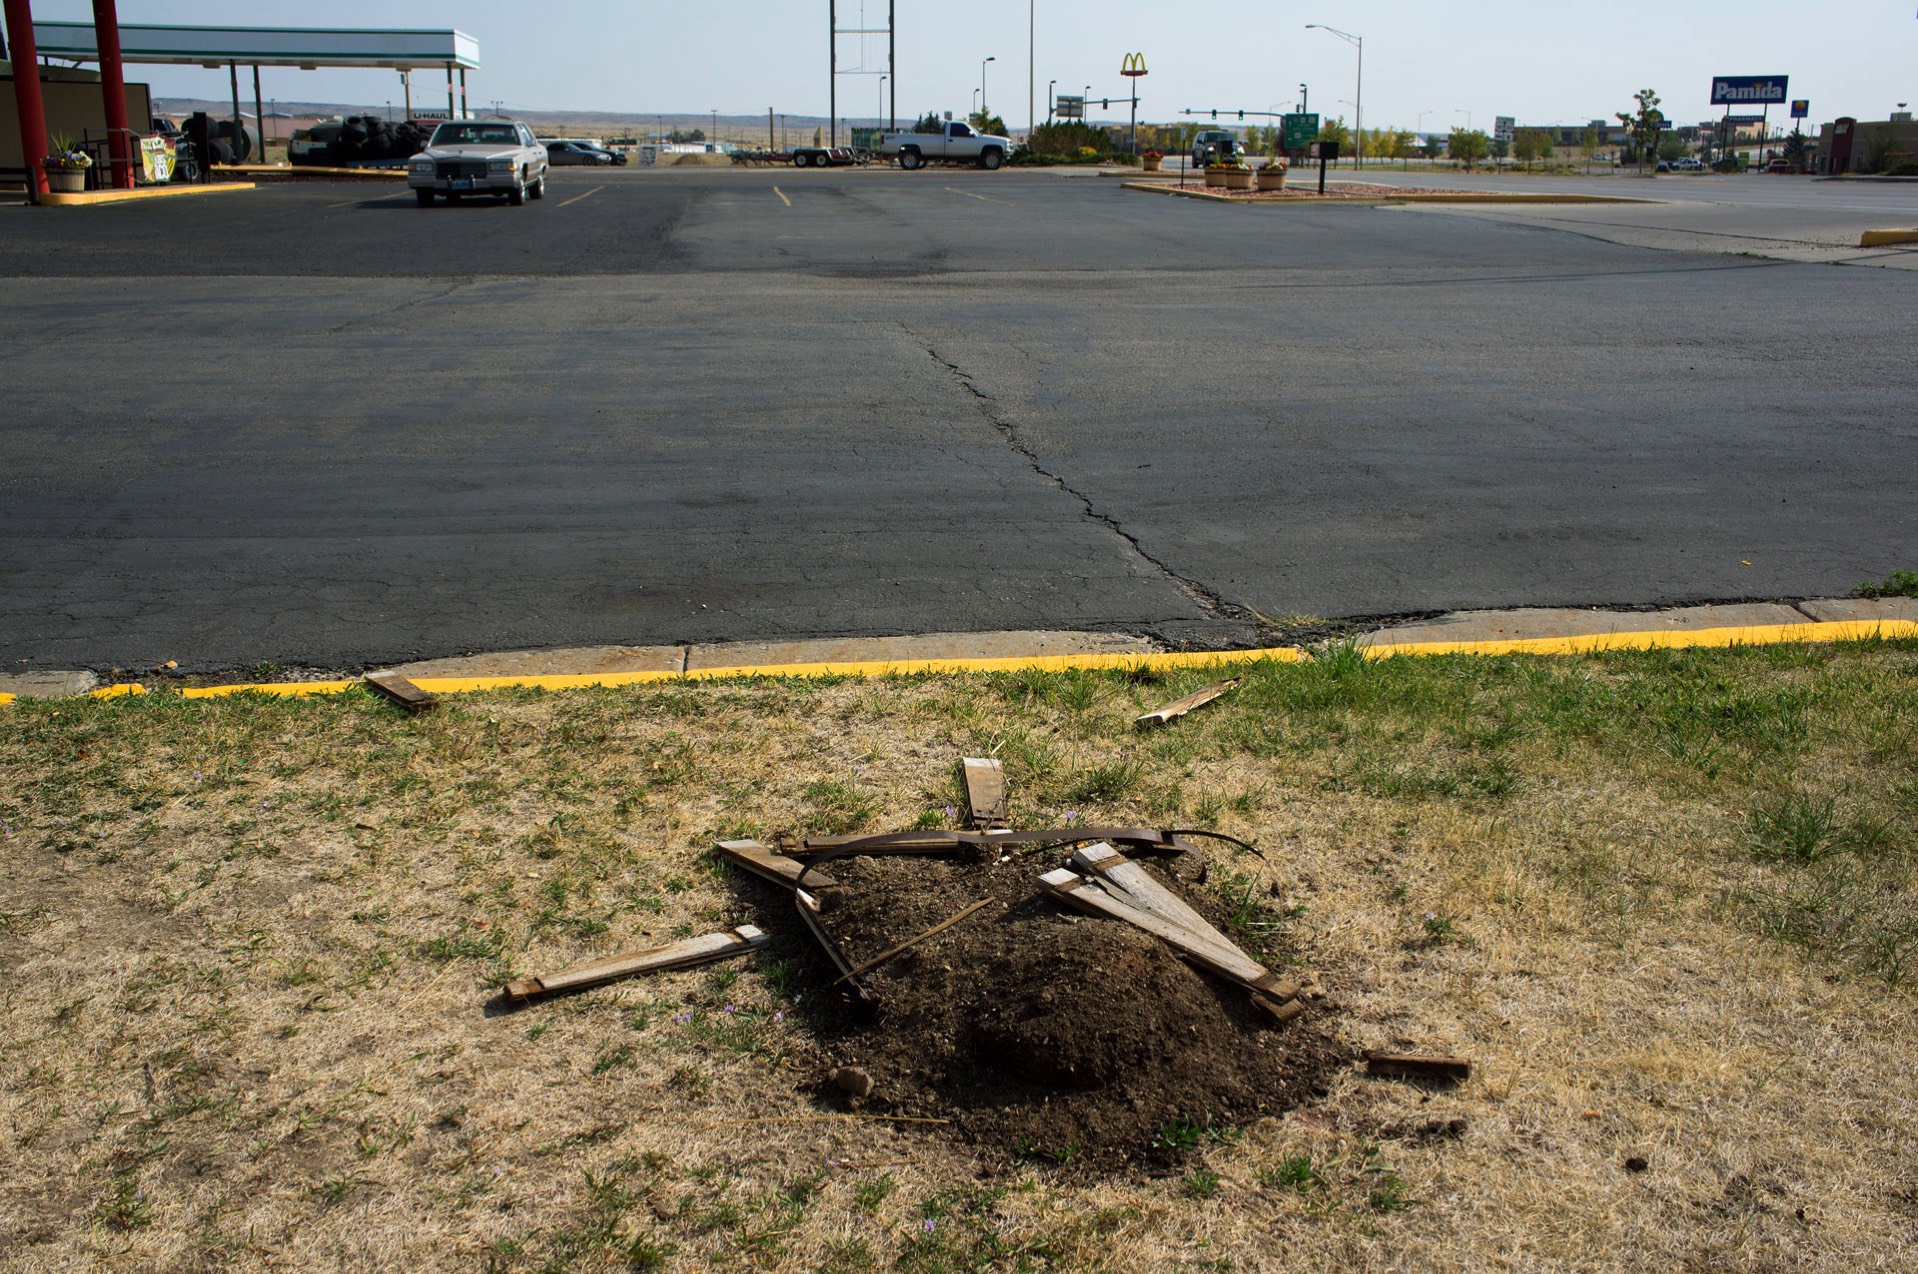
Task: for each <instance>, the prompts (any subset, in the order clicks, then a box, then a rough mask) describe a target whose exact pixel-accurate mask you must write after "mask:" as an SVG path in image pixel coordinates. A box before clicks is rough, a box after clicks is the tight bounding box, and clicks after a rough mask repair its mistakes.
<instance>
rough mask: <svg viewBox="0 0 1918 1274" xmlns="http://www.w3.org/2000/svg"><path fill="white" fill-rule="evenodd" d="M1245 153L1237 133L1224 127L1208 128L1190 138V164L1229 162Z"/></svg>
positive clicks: (1196, 166)
mask: <svg viewBox="0 0 1918 1274" xmlns="http://www.w3.org/2000/svg"><path fill="white" fill-rule="evenodd" d="M1244 155H1245V149H1244V147H1242V146H1240V145H1239V139H1238V136H1237V134H1235V133H1233V132H1231V131H1230V130H1229V129H1224V128H1208V129H1206V130H1205V131H1204V132H1202V133H1200V134H1199V135H1198V136H1197V137H1194V138H1193V139H1192V166H1193V167H1194V168H1203V167H1205V166H1206V165H1207V164H1229V163H1232V162H1234V161H1236V160H1238V159H1240V158H1242V157H1243V156H1244Z"/></svg>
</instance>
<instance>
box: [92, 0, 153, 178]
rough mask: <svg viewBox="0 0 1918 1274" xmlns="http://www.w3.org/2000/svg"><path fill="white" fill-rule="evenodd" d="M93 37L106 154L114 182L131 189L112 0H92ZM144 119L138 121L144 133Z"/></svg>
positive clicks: (123, 92)
mask: <svg viewBox="0 0 1918 1274" xmlns="http://www.w3.org/2000/svg"><path fill="white" fill-rule="evenodd" d="M93 40H94V43H95V45H96V46H98V48H99V50H100V96H101V97H103V98H105V99H106V108H107V153H108V154H110V155H112V156H113V184H114V186H115V188H117V189H120V190H131V189H133V138H132V137H131V136H130V135H129V134H128V132H127V83H126V71H125V69H124V68H123V67H122V66H121V63H120V15H119V13H118V12H116V11H115V9H114V0H93ZM146 126H147V121H146V120H141V121H140V131H141V132H143V133H144V132H145V131H146Z"/></svg>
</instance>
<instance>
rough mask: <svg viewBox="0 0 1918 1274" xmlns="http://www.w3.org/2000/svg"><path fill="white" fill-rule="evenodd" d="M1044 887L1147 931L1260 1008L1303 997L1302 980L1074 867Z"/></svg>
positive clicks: (1046, 878)
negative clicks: (1204, 938) (1206, 938)
mask: <svg viewBox="0 0 1918 1274" xmlns="http://www.w3.org/2000/svg"><path fill="white" fill-rule="evenodd" d="M1039 885H1040V887H1041V888H1043V889H1044V890H1045V891H1046V892H1047V893H1049V894H1051V895H1052V896H1053V897H1055V898H1058V899H1059V900H1060V901H1062V902H1065V903H1068V904H1070V905H1072V906H1074V907H1077V908H1079V909H1080V910H1081V911H1087V912H1090V913H1092V914H1093V915H1098V916H1106V917H1109V918H1110V919H1113V920H1123V921H1125V922H1126V923H1127V924H1129V925H1132V926H1133V927H1134V928H1137V929H1143V930H1144V931H1145V932H1147V933H1149V934H1151V935H1152V936H1153V937H1155V938H1157V939H1159V940H1160V941H1161V942H1164V943H1165V944H1166V945H1168V946H1170V947H1171V948H1172V949H1173V950H1175V951H1177V952H1178V953H1179V954H1180V955H1182V956H1184V957H1185V958H1186V959H1187V960H1190V961H1191V962H1192V963H1193V964H1196V965H1198V966H1199V967H1200V968H1202V969H1205V970H1207V971H1208V972H1210V973H1215V974H1217V975H1218V976H1220V977H1222V978H1225V979H1226V980H1227V981H1230V982H1236V983H1238V984H1239V985H1240V986H1242V987H1244V988H1245V989H1246V990H1248V991H1250V992H1252V998H1253V999H1254V1001H1255V1002H1260V1001H1262V1003H1260V1007H1261V1008H1264V1009H1266V1010H1267V1011H1268V1012H1271V1011H1273V1010H1274V1009H1275V1008H1276V1007H1277V1006H1279V1005H1282V1004H1284V1003H1285V1001H1287V1000H1291V999H1296V998H1297V997H1298V994H1299V984H1298V983H1297V982H1294V981H1293V980H1292V979H1290V978H1286V977H1281V976H1279V975H1278V974H1276V973H1274V972H1272V971H1271V970H1270V969H1268V968H1266V967H1265V966H1264V965H1262V964H1260V963H1259V962H1258V961H1256V960H1254V959H1252V958H1251V957H1250V956H1248V955H1246V954H1245V953H1244V952H1242V951H1239V950H1238V949H1237V948H1233V949H1232V950H1230V951H1225V950H1221V949H1220V948H1219V947H1217V946H1214V945H1212V944H1210V943H1206V942H1201V941H1199V940H1197V939H1196V938H1195V937H1194V936H1193V935H1192V934H1191V933H1190V932H1188V931H1187V930H1186V929H1185V928H1184V927H1183V926H1180V925H1175V924H1172V923H1171V922H1169V921H1167V920H1165V919H1164V918H1163V917H1160V916H1155V915H1153V914H1152V913H1151V912H1149V911H1146V910H1145V909H1143V908H1141V907H1135V906H1134V905H1133V904H1131V903H1129V902H1127V901H1126V900H1125V899H1124V898H1121V897H1118V896H1116V895H1114V894H1112V893H1109V892H1108V891H1106V890H1105V889H1103V888H1101V887H1100V885H1099V884H1098V882H1096V881H1090V880H1087V879H1086V878H1085V877H1083V876H1081V875H1079V874H1078V873H1077V872H1075V871H1072V870H1070V869H1069V868H1065V867H1061V868H1060V869H1059V870H1057V871H1049V872H1047V873H1046V874H1045V875H1043V876H1041V877H1039Z"/></svg>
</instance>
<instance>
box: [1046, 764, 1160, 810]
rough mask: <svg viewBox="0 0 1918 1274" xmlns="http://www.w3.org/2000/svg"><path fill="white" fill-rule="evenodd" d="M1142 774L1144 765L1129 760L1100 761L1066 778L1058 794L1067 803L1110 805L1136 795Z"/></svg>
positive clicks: (1143, 775)
mask: <svg viewBox="0 0 1918 1274" xmlns="http://www.w3.org/2000/svg"><path fill="white" fill-rule="evenodd" d="M1145 772H1146V767H1145V762H1144V761H1141V760H1136V759H1134V758H1131V757H1124V758H1121V759H1119V760H1115V761H1103V762H1100V763H1099V764H1097V765H1093V766H1089V767H1087V768H1086V769H1083V770H1080V771H1079V772H1078V773H1077V774H1075V775H1072V776H1071V777H1070V778H1068V779H1067V780H1066V781H1065V784H1064V786H1063V787H1062V789H1061V792H1060V795H1061V796H1063V797H1064V799H1066V800H1068V801H1076V802H1081V803H1094V802H1103V803H1105V804H1113V803H1116V802H1118V801H1122V800H1124V799H1126V798H1127V797H1129V796H1131V795H1132V794H1133V793H1134V792H1136V791H1137V790H1138V788H1139V781H1140V780H1141V779H1142V778H1144V777H1145Z"/></svg>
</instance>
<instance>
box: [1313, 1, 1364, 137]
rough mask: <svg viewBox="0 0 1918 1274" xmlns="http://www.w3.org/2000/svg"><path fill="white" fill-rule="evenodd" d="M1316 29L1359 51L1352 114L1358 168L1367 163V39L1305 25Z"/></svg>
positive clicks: (1318, 26) (1326, 28) (1344, 32)
mask: <svg viewBox="0 0 1918 1274" xmlns="http://www.w3.org/2000/svg"><path fill="white" fill-rule="evenodd" d="M1315 28H1316V29H1317V30H1320V31H1328V32H1330V33H1331V34H1333V35H1336V36H1338V37H1339V39H1341V40H1344V41H1345V42H1346V43H1347V44H1349V45H1351V46H1353V47H1354V48H1356V49H1357V50H1358V51H1359V74H1358V87H1357V88H1356V89H1355V90H1353V93H1352V97H1353V99H1354V100H1353V102H1352V114H1353V116H1354V117H1355V118H1354V123H1353V134H1354V135H1353V145H1352V167H1354V168H1357V167H1359V166H1360V165H1361V164H1363V163H1364V162H1365V38H1364V37H1363V36H1357V35H1353V34H1352V33H1351V32H1350V31H1341V30H1339V29H1338V28H1337V27H1328V26H1326V25H1324V24H1323V23H1319V22H1308V23H1306V24H1305V29H1306V30H1308V31H1311V30H1313V29H1315Z"/></svg>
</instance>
